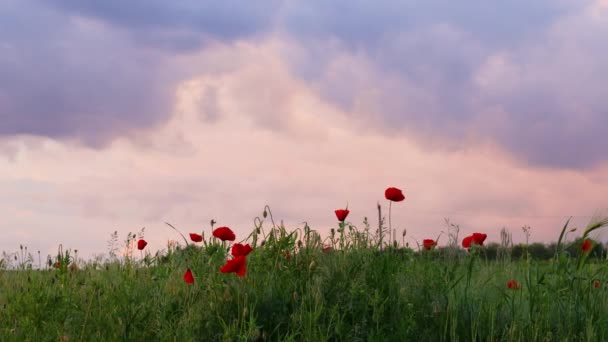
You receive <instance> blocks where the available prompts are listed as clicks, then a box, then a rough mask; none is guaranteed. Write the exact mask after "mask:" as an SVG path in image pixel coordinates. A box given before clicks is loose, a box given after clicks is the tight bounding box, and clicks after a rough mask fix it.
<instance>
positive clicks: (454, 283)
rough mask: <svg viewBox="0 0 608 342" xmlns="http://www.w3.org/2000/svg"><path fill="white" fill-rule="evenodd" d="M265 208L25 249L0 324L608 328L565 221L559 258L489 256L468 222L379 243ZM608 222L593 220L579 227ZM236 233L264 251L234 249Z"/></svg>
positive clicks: (603, 268) (472, 331)
mask: <svg viewBox="0 0 608 342" xmlns="http://www.w3.org/2000/svg"><path fill="white" fill-rule="evenodd" d="M268 214H269V211H268V209H265V210H264V215H263V217H259V218H256V220H255V228H254V229H253V232H252V233H251V234H250V235H249V236H247V237H237V239H236V240H235V241H234V242H231V241H228V240H229V239H228V240H226V241H222V239H220V238H217V237H204V239H203V240H202V241H201V242H194V240H197V239H196V235H195V237H194V238H192V237H191V239H187V238H186V237H185V236H184V239H183V240H184V241H183V243H182V244H180V245H175V244H174V245H170V246H168V248H167V249H166V250H163V251H158V252H156V253H153V252H151V251H149V250H147V249H146V247H145V244H143V243H140V242H139V241H140V240H143V238H144V236H143V235H142V232H140V234H139V236H137V235H135V234H131V233H129V236H128V239H127V241H126V242H125V244H124V246H123V247H125V248H121V252H122V253H119V254H120V256H117V254H116V251H117V248H116V246H110V255H111V257H110V258H107V259H105V260H90V261H87V262H84V261H79V262H74V251H70V250H65V251H62V250H60V251H59V253H58V255H57V256H55V257H54V258H53V259H52V260H49V262H48V263H45V265H42V267H41V269H38V268H39V266H38V265H36V264H37V260H36V261H34V259H36V258H32V257H28V256H27V254H28V253H27V252H26V251H25V252H24V250H23V249H22V250H21V251H20V252H18V253H17V254H15V255H14V256H12V259H10V260H9V259H5V260H4V264H3V267H2V270H1V271H0V291H1V292H0V336H2V340H15V341H117V340H135V341H144V340H145V341H148V340H171V341H173V340H175V341H190V340H199V341H216V340H218V341H219V340H223V341H263V340H280V341H418V340H421V341H442V340H446V341H448V340H450V341H472V340H473V341H579V340H585V341H608V287H606V281H607V280H608V267H607V263H606V261H605V259H602V258H592V257H590V255H589V254H587V253H585V251H584V248H583V246H582V245H581V244H580V243H579V242H578V241H579V240H575V241H573V242H571V243H570V245H573V246H574V247H575V248H577V249H580V248H583V252H582V253H578V254H577V255H568V253H567V252H566V247H567V245H568V243H567V242H566V241H567V239H566V238H565V237H566V235H567V233H568V227H567V225H566V226H564V227H563V228H564V229H563V231H562V235H561V236H560V237H559V241H558V244H557V250H556V253H555V256H554V257H553V258H551V259H550V260H535V259H534V258H533V257H531V256H529V255H527V256H524V257H522V258H517V259H516V260H515V259H514V258H512V256H511V255H510V254H509V251H510V246H509V245H508V244H505V245H504V246H503V247H504V248H502V249H501V250H500V253H499V255H498V257H497V258H493V259H492V260H490V259H489V258H488V257H487V253H486V251H485V248H486V247H485V246H483V243H482V244H481V245H476V244H473V245H472V246H471V247H470V248H469V249H468V250H467V249H464V248H462V246H461V240H462V237H458V236H457V233H458V232H457V231H456V232H452V233H451V234H450V237H449V239H450V245H449V246H448V247H445V248H441V249H438V248H435V246H434V245H430V246H429V248H428V250H427V249H425V248H415V249H412V248H409V247H406V246H403V245H401V244H397V243H395V245H390V246H389V245H386V244H384V243H381V238H382V236H380V235H378V234H376V233H377V232H378V230H377V228H373V229H372V228H370V226H369V225H368V224H367V223H365V227H363V228H357V227H355V226H353V225H351V224H349V223H345V222H344V221H342V222H339V223H338V228H337V229H336V230H335V231H332V235H331V236H329V237H327V238H326V239H322V237H321V236H320V235H319V234H318V233H316V232H315V231H314V230H312V229H310V228H309V227H307V226H306V227H304V228H303V229H297V230H294V231H288V230H287V229H285V227H283V226H282V225H280V224H275V223H274V221H269V219H271V218H272V216H270V217H267V215H268ZM606 223H607V222H606V220H603V221H598V222H592V223H591V224H590V226H589V227H587V229H586V230H585V231H584V232H580V233H581V234H582V235H581V236H582V237H583V238H586V237H587V235H588V234H589V233H591V232H592V231H595V230H598V229H600V228H602V227H603V226H604V225H605V224H606ZM382 224H383V222H382V221H381V222H380V225H381V226H382ZM171 228H173V227H168V229H171ZM174 229H176V230H177V228H174ZM210 231H211V230H208V232H210ZM202 235H204V234H202ZM113 240H114V241H113V243H114V242H116V236H113ZM236 242H241V243H242V244H250V246H251V247H252V248H253V251H251V252H250V253H249V254H248V255H247V253H246V252H243V251H241V250H239V251H236V252H235V249H234V248H231V246H233V245H234V244H235V243H236ZM138 244H140V245H139V247H142V246H143V248H142V250H141V251H139V250H137V247H138ZM421 247H422V246H421ZM230 254H232V255H233V256H231V255H230ZM243 254H245V255H243ZM239 258H240V259H239ZM236 259H239V260H242V263H240V264H238V265H237V264H236V261H234V260H236ZM227 260H233V263H232V264H231V263H230V262H228V261H227ZM220 268H222V271H220ZM188 269H190V270H191V274H190V273H189V272H187V270H188Z"/></svg>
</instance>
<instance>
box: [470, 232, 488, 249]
mask: <svg viewBox="0 0 608 342" xmlns="http://www.w3.org/2000/svg"><path fill="white" fill-rule="evenodd" d="M487 237H488V235H487V234H482V233H473V242H474V243H475V244H476V245H480V246H483V242H484V241H485V240H486V238H487Z"/></svg>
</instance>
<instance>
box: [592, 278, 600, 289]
mask: <svg viewBox="0 0 608 342" xmlns="http://www.w3.org/2000/svg"><path fill="white" fill-rule="evenodd" d="M593 287H595V288H596V289H597V288H599V287H600V281H599V280H597V279H596V280H594V281H593Z"/></svg>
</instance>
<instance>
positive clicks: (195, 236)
mask: <svg viewBox="0 0 608 342" xmlns="http://www.w3.org/2000/svg"><path fill="white" fill-rule="evenodd" d="M190 240H192V241H193V242H201V241H203V236H202V235H199V234H195V233H190Z"/></svg>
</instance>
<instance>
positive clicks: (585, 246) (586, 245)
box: [581, 239, 593, 253]
mask: <svg viewBox="0 0 608 342" xmlns="http://www.w3.org/2000/svg"><path fill="white" fill-rule="evenodd" d="M592 249H593V243H592V242H591V240H589V239H585V241H584V242H583V244H582V246H581V250H582V251H583V253H589V252H591V250H592Z"/></svg>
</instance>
